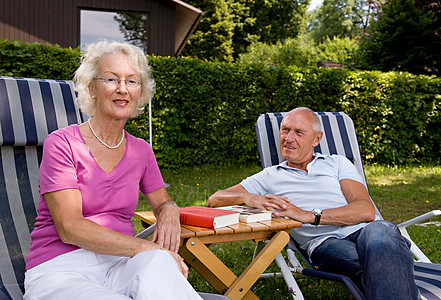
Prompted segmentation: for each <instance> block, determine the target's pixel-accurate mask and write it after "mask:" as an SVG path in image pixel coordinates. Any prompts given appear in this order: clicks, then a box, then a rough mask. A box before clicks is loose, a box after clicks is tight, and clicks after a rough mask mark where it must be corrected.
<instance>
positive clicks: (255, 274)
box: [225, 231, 289, 299]
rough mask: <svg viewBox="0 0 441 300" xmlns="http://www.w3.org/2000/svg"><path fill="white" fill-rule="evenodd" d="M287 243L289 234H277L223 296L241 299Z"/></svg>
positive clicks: (282, 232)
mask: <svg viewBox="0 0 441 300" xmlns="http://www.w3.org/2000/svg"><path fill="white" fill-rule="evenodd" d="M288 242H289V234H288V233H287V232H285V231H279V232H277V233H276V234H275V235H274V237H273V238H272V239H271V240H270V241H269V242H268V243H267V244H266V246H265V247H264V248H263V249H262V251H260V253H259V254H258V255H257V256H256V257H255V258H254V260H253V261H252V262H251V264H250V265H249V266H248V267H247V268H246V269H245V271H243V273H242V274H241V275H240V276H239V278H237V280H235V281H234V283H233V284H232V285H231V286H230V287H229V289H228V291H227V292H226V293H225V296H227V297H230V298H231V299H242V298H243V297H244V295H245V293H246V292H247V291H249V289H250V288H251V287H252V285H253V284H254V283H255V282H256V281H257V279H259V277H260V275H262V273H263V272H265V270H266V268H268V266H269V265H270V264H271V262H273V261H274V259H275V258H276V256H277V255H278V254H279V253H280V251H282V250H283V248H284V247H285V246H286V244H287V243H288Z"/></svg>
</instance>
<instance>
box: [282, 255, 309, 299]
mask: <svg viewBox="0 0 441 300" xmlns="http://www.w3.org/2000/svg"><path fill="white" fill-rule="evenodd" d="M275 261H276V263H277V265H278V266H279V268H280V271H281V273H282V276H283V279H285V282H286V284H287V285H288V290H289V291H290V293H291V295H292V297H293V299H295V300H303V299H304V298H303V294H302V291H300V288H299V286H298V284H297V282H296V280H295V278H294V276H293V274H292V272H291V269H290V268H289V267H288V265H287V263H286V261H285V259H284V258H283V255H282V253H279V255H277V257H276V259H275Z"/></svg>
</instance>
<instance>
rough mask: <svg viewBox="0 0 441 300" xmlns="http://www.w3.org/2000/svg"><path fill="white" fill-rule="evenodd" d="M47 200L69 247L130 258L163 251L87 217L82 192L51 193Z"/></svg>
mask: <svg viewBox="0 0 441 300" xmlns="http://www.w3.org/2000/svg"><path fill="white" fill-rule="evenodd" d="M44 197H45V199H46V203H47V205H48V208H49V211H50V213H51V215H52V219H53V220H54V223H55V226H56V228H57V232H58V235H59V236H60V238H61V240H62V241H63V242H64V243H66V244H72V245H75V246H78V247H80V248H83V249H85V250H89V251H92V252H96V253H101V254H107V255H115V256H127V257H133V256H135V255H136V254H138V253H140V252H142V251H146V250H154V249H160V248H161V247H160V246H159V245H156V244H154V243H152V242H150V241H147V240H143V239H139V238H135V237H132V236H128V235H125V234H122V233H119V232H116V231H114V230H111V229H108V228H106V227H104V226H101V225H98V224H97V223H95V222H93V221H90V220H87V219H86V218H84V216H83V212H82V198H81V193H80V191H79V190H78V189H66V190H60V191H56V192H50V193H46V194H45V195H44Z"/></svg>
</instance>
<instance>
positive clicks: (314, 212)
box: [311, 208, 322, 226]
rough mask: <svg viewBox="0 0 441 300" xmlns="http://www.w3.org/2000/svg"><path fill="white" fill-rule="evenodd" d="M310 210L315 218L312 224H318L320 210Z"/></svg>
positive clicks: (320, 215) (320, 214)
mask: <svg viewBox="0 0 441 300" xmlns="http://www.w3.org/2000/svg"><path fill="white" fill-rule="evenodd" d="M311 212H312V213H313V214H314V216H315V220H314V222H313V223H312V225H315V226H318V225H319V224H320V218H321V217H322V211H321V210H320V209H318V208H314V209H313V210H312V211H311Z"/></svg>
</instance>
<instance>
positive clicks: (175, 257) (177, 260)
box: [163, 249, 188, 278]
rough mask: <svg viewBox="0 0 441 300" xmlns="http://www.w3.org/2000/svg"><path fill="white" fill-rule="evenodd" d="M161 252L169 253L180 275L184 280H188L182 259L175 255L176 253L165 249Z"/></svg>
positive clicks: (186, 267) (185, 266)
mask: <svg viewBox="0 0 441 300" xmlns="http://www.w3.org/2000/svg"><path fill="white" fill-rule="evenodd" d="M163 250H164V251H168V253H170V255H171V256H172V257H173V258H174V259H175V260H176V262H177V263H178V267H179V269H180V271H181V273H182V275H184V277H185V278H188V266H187V265H186V264H185V262H184V259H183V258H182V257H181V256H180V255H179V254H177V253H176V252H173V251H169V250H166V249H163Z"/></svg>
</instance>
